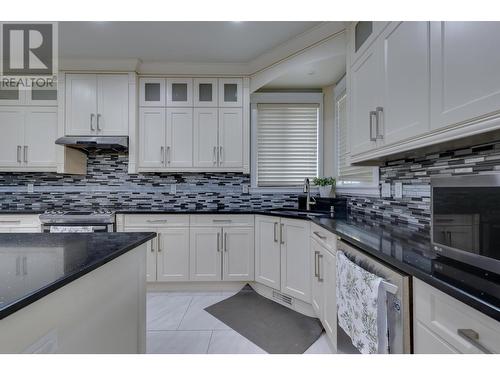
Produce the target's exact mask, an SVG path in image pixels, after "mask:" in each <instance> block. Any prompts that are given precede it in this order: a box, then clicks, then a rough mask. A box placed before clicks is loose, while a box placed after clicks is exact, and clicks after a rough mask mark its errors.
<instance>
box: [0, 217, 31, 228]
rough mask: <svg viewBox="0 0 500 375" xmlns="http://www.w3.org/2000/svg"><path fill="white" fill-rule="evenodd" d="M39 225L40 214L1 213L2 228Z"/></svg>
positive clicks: (0, 224)
mask: <svg viewBox="0 0 500 375" xmlns="http://www.w3.org/2000/svg"><path fill="white" fill-rule="evenodd" d="M39 225H40V220H39V218H38V215H0V228H5V227H9V228H10V227H37V226H39Z"/></svg>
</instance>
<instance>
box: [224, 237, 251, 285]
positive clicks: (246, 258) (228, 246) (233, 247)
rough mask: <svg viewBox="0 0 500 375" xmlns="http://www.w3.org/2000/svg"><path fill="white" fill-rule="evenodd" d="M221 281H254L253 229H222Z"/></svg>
mask: <svg viewBox="0 0 500 375" xmlns="http://www.w3.org/2000/svg"><path fill="white" fill-rule="evenodd" d="M222 235H223V238H222V240H223V246H222V248H223V251H224V256H223V262H222V263H223V277H222V279H223V280H226V281H253V280H254V269H255V263H254V254H255V251H254V233H253V228H238V227H235V228H228V227H225V228H223V233H222Z"/></svg>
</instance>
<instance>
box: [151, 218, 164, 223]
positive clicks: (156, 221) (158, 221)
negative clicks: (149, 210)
mask: <svg viewBox="0 0 500 375" xmlns="http://www.w3.org/2000/svg"><path fill="white" fill-rule="evenodd" d="M146 221H147V222H148V223H167V222H168V220H167V219H156V220H146Z"/></svg>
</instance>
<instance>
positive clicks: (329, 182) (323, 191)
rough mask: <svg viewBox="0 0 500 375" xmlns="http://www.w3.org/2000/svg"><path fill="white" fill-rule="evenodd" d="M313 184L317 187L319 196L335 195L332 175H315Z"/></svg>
mask: <svg viewBox="0 0 500 375" xmlns="http://www.w3.org/2000/svg"><path fill="white" fill-rule="evenodd" d="M313 184H314V185H316V186H318V187H319V196H320V197H321V198H328V197H331V196H333V197H335V179H334V178H333V177H315V178H314V179H313ZM332 191H333V194H332Z"/></svg>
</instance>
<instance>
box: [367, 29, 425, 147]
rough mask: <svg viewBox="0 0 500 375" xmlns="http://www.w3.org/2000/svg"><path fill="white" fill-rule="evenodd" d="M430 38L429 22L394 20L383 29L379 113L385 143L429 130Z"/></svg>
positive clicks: (380, 135)
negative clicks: (381, 96) (382, 81)
mask: <svg viewBox="0 0 500 375" xmlns="http://www.w3.org/2000/svg"><path fill="white" fill-rule="evenodd" d="M429 40H430V22H391V24H390V25H389V27H387V28H386V29H385V30H384V32H383V33H382V43H383V58H384V62H383V63H384V74H383V78H384V84H383V87H382V89H383V90H384V103H383V107H382V109H379V112H380V113H377V116H379V123H380V125H379V126H380V127H381V129H379V137H381V139H382V140H383V141H384V144H390V143H394V142H398V141H400V140H404V139H408V138H411V137H414V136H416V135H418V134H422V133H424V132H426V131H428V130H429V90H430V88H429V82H430V67H429V59H430V56H429V55H430V50H429V49H430V45H429ZM375 110H376V109H375Z"/></svg>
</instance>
